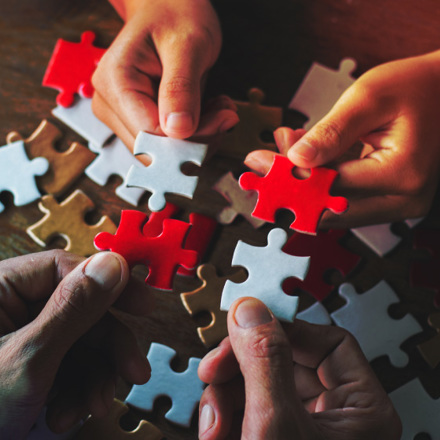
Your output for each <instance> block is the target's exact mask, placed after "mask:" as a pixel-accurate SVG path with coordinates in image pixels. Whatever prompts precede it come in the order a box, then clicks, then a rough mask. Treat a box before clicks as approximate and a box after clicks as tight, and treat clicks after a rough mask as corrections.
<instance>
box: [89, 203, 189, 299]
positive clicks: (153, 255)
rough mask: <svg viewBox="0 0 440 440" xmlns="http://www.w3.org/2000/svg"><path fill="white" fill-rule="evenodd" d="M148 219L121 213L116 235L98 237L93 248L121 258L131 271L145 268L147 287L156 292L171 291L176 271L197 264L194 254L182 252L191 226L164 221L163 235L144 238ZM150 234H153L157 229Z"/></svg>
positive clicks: (130, 212)
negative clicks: (112, 253)
mask: <svg viewBox="0 0 440 440" xmlns="http://www.w3.org/2000/svg"><path fill="white" fill-rule="evenodd" d="M147 219H148V216H147V215H146V214H145V213H143V212H140V211H135V210H125V211H122V212H121V221H120V223H119V227H118V230H117V231H116V233H115V235H112V234H109V233H108V232H102V233H100V234H98V235H97V236H96V237H95V246H96V247H97V248H98V249H100V250H111V251H112V252H117V253H119V254H121V255H122V256H123V257H124V258H125V259H126V260H127V263H128V265H129V266H130V267H133V266H135V265H136V264H145V265H146V266H148V268H149V274H148V276H147V278H146V280H145V282H146V283H147V284H149V285H150V286H152V287H156V288H157V289H164V290H172V284H173V276H174V274H175V273H176V270H177V267H178V266H179V265H180V266H183V267H186V268H188V269H191V268H193V267H195V265H196V264H197V260H198V256H197V252H195V251H192V250H187V249H183V248H182V246H183V243H184V241H185V237H186V234H187V232H188V229H189V227H190V225H189V223H185V222H182V221H180V220H172V219H165V220H164V221H163V228H162V233H161V234H160V235H158V236H154V235H153V236H151V235H145V234H144V231H145V230H147V231H148V229H149V228H148V226H147V227H145V224H146V222H147ZM157 224H158V223H157ZM152 230H154V231H155V232H156V231H157V227H156V226H155V227H154V228H152ZM149 232H151V231H149Z"/></svg>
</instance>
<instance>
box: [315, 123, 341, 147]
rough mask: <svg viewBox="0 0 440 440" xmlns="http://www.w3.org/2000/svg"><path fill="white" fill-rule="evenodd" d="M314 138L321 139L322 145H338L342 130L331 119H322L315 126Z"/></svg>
mask: <svg viewBox="0 0 440 440" xmlns="http://www.w3.org/2000/svg"><path fill="white" fill-rule="evenodd" d="M315 135H316V138H318V139H321V141H322V143H323V145H328V146H332V147H339V146H340V145H341V144H342V140H343V139H342V131H341V129H340V128H339V127H338V125H337V124H336V123H335V122H333V121H322V122H320V123H319V124H317V125H316V126H315Z"/></svg>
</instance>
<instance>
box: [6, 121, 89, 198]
mask: <svg viewBox="0 0 440 440" xmlns="http://www.w3.org/2000/svg"><path fill="white" fill-rule="evenodd" d="M61 137H62V133H61V131H60V130H59V129H58V128H57V127H56V126H55V125H54V124H52V123H51V122H49V121H48V120H47V119H44V120H43V121H41V123H40V125H39V126H38V127H37V128H36V130H35V131H34V132H33V133H32V134H31V135H30V136H29V137H28V138H27V139H23V137H22V136H21V134H20V133H18V132H16V131H12V132H10V133H9V134H8V135H7V137H6V142H7V143H8V144H11V143H14V142H17V141H23V142H24V146H25V148H26V152H27V153H28V155H29V157H30V158H31V159H32V158H36V157H40V156H42V157H45V158H46V159H47V160H48V162H49V165H50V166H49V169H48V171H47V172H46V173H45V174H44V175H42V176H40V177H39V178H38V182H39V184H40V186H41V188H42V189H43V190H44V191H45V192H46V193H48V194H53V195H55V196H57V195H60V194H62V193H63V192H65V191H66V190H67V189H68V188H69V186H70V185H71V184H72V183H73V182H74V181H75V180H77V179H78V178H79V177H80V176H81V174H82V172H83V171H84V169H85V168H86V166H87V165H88V164H89V163H90V162H92V160H93V159H94V158H95V155H94V154H93V153H92V152H91V151H89V150H88V149H87V148H86V147H84V146H83V145H81V144H78V143H77V142H73V143H72V144H71V145H70V147H69V149H68V150H66V151H58V150H57V149H56V148H55V144H56V142H57V141H58V140H59V139H61Z"/></svg>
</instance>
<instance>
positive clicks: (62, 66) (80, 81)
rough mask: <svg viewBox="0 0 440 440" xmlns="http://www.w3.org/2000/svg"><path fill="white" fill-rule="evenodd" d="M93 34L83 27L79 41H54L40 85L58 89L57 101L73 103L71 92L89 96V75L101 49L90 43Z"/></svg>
mask: <svg viewBox="0 0 440 440" xmlns="http://www.w3.org/2000/svg"><path fill="white" fill-rule="evenodd" d="M94 41H95V34H94V33H93V32H92V31H85V32H83V33H82V34H81V41H80V42H79V43H75V42H71V41H66V40H63V39H61V38H60V39H59V40H58V41H57V43H56V45H55V48H54V51H53V53H52V56H51V58H50V61H49V64H48V66H47V69H46V72H45V74H44V78H43V86H46V87H51V88H54V89H56V90H58V91H59V92H60V93H59V94H58V96H57V99H56V100H57V104H58V105H61V106H63V107H69V106H71V105H72V104H73V100H74V95H75V93H81V94H82V95H83V96H84V97H86V98H91V97H92V96H93V91H94V88H93V85H92V81H91V80H92V75H93V72H94V71H95V69H96V66H97V65H98V62H99V60H100V59H101V57H102V56H103V55H104V53H105V49H102V48H99V47H96V46H94V45H93V42H94Z"/></svg>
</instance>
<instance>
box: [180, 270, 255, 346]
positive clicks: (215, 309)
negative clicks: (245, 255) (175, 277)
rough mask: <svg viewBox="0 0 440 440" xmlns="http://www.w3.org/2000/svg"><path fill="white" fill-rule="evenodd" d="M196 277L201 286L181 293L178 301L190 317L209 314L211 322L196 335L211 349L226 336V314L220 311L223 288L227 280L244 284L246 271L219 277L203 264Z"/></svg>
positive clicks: (215, 271) (199, 328) (198, 329)
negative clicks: (201, 313) (203, 313)
mask: <svg viewBox="0 0 440 440" xmlns="http://www.w3.org/2000/svg"><path fill="white" fill-rule="evenodd" d="M197 276H198V277H199V279H200V280H201V281H202V285H201V286H200V287H198V288H197V289H195V290H193V291H192V292H186V293H182V294H181V295H180V299H181V300H182V303H183V305H184V306H185V308H186V310H187V311H188V313H189V314H190V315H191V316H194V315H197V314H198V313H200V312H209V313H210V314H211V318H212V320H211V322H210V323H209V324H208V325H207V326H205V327H198V328H197V333H198V334H199V338H200V340H201V341H202V342H203V343H204V344H205V345H206V346H207V347H212V346H213V345H216V344H218V343H219V342H220V341H221V340H222V339H223V338H225V337H226V336H227V335H228V327H227V323H226V318H227V313H226V312H223V311H221V310H220V301H221V297H222V291H223V287H224V285H225V283H226V281H227V280H230V281H233V282H234V283H241V282H244V281H245V280H246V278H247V276H246V271H245V270H244V269H241V270H239V271H238V272H236V273H234V274H233V275H231V276H224V277H220V276H218V275H217V270H216V268H215V267H214V266H213V265H212V264H203V265H202V266H199V267H198V268H197Z"/></svg>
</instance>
